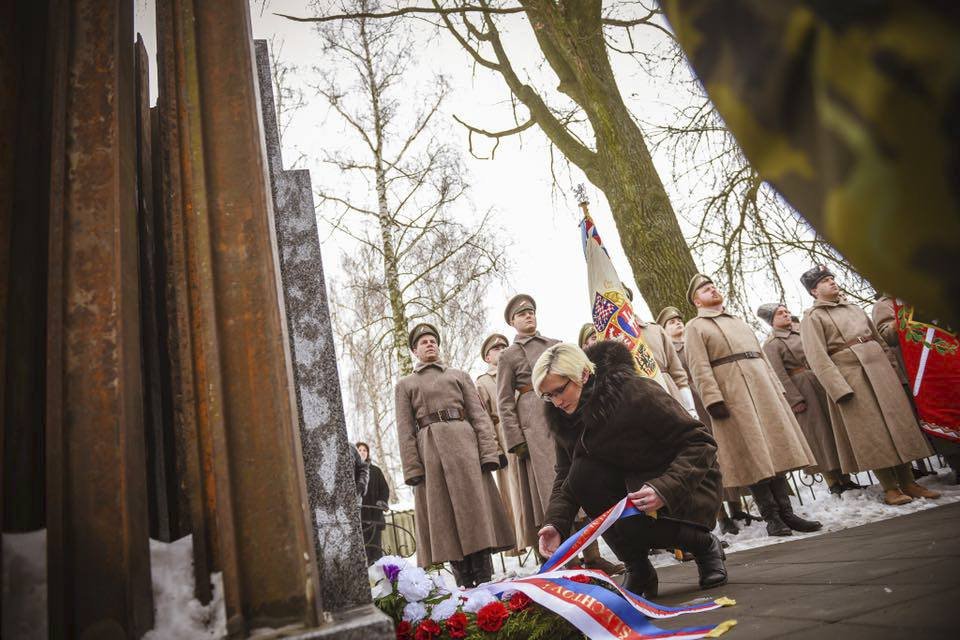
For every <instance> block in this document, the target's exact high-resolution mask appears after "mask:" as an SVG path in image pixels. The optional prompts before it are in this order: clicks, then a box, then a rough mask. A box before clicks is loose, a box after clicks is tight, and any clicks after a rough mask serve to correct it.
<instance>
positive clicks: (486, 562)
mask: <svg viewBox="0 0 960 640" xmlns="http://www.w3.org/2000/svg"><path fill="white" fill-rule="evenodd" d="M474 555H476V556H477V559H476V561H475V562H474V567H475V569H476V570H475V571H474V573H473V586H475V587H476V586H478V585H481V584H483V583H484V582H490V580H492V579H493V558H492V557H491V556H490V552H489V551H478V552H477V553H476V554H474Z"/></svg>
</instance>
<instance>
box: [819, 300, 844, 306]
mask: <svg viewBox="0 0 960 640" xmlns="http://www.w3.org/2000/svg"><path fill="white" fill-rule="evenodd" d="M842 304H846V303H845V302H844V301H843V300H837V301H836V302H831V301H829V300H821V299H819V298H817V299H816V300H814V301H813V306H815V307H839V306H840V305H842Z"/></svg>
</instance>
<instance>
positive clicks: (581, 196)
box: [573, 182, 590, 220]
mask: <svg viewBox="0 0 960 640" xmlns="http://www.w3.org/2000/svg"><path fill="white" fill-rule="evenodd" d="M573 195H575V196H576V197H577V204H578V205H579V206H580V208H581V209H583V217H584V218H586V219H588V220H589V219H590V209H589V205H590V198H588V197H587V189H586V187H584V186H583V183H582V182H581V183H580V184H578V185H577V186H576V187H574V189H573Z"/></svg>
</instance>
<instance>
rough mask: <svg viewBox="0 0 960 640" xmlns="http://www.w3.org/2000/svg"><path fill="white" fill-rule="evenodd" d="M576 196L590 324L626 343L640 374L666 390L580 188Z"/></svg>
mask: <svg viewBox="0 0 960 640" xmlns="http://www.w3.org/2000/svg"><path fill="white" fill-rule="evenodd" d="M577 191H578V193H577V195H578V196H579V200H580V208H581V209H583V221H582V222H581V223H580V234H581V240H582V241H583V257H584V259H585V260H586V261H587V284H588V287H587V289H588V291H589V294H590V304H591V309H592V311H593V326H594V327H595V328H596V330H597V334H598V337H599V339H600V340H619V341H620V342H622V343H623V344H625V345H626V346H627V349H629V350H630V353H632V354H633V359H634V361H635V362H636V365H637V371H638V372H639V373H640V375H643V376H646V377H648V378H653V379H654V380H656V381H657V382H659V383H660V385H661V386H662V387H663V388H664V389H666V388H667V385H666V382H665V381H664V378H663V373H662V372H661V371H660V367H659V366H657V361H656V360H654V359H653V353H652V352H651V351H650V347H649V346H647V343H646V342H644V340H643V332H642V331H641V330H640V324H639V323H638V322H637V319H636V316H634V314H633V305H631V304H630V299H629V298H628V297H627V292H626V289H624V285H623V281H621V280H620V277H619V276H618V275H617V270H616V268H615V267H614V266H613V262H612V261H611V260H610V254H609V253H607V249H606V247H604V246H603V241H602V240H601V239H600V234H599V233H598V232H597V226H596V225H595V224H594V222H593V219H592V218H591V217H590V212H589V211H588V209H587V205H588V204H589V203H588V201H587V199H586V197H585V195H584V193H583V190H582V187H580V188H579V189H578V190H577Z"/></svg>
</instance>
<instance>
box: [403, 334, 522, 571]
mask: <svg viewBox="0 0 960 640" xmlns="http://www.w3.org/2000/svg"><path fill="white" fill-rule="evenodd" d="M439 336H440V334H439V332H438V331H437V329H436V328H435V327H434V326H433V325H430V324H427V323H421V324H418V325H417V326H416V327H414V328H413V330H412V331H411V332H410V336H409V344H410V350H411V351H412V352H413V354H414V355H415V356H416V358H417V360H418V362H417V365H416V366H415V367H414V370H413V373H411V374H410V375H407V376H404V377H403V378H401V379H400V381H399V382H398V383H397V387H396V411H397V440H398V443H399V446H400V460H401V463H402V465H403V479H404V481H405V482H406V483H407V484H409V485H412V486H413V496H414V504H415V516H416V524H417V527H416V528H417V563H418V564H419V565H420V566H421V567H428V566H430V565H432V564H435V563H438V562H446V561H449V562H450V563H451V565H452V566H453V569H454V576H455V577H456V578H457V583H458V584H460V585H462V586H466V587H470V586H476V585H477V584H479V583H481V582H486V581H488V580H490V577H491V575H492V573H493V565H492V562H491V559H490V553H491V552H492V551H503V550H506V549H511V548H513V546H514V544H515V539H514V535H513V527H512V526H511V525H510V521H509V520H508V518H507V513H506V511H505V509H504V507H503V503H502V502H501V501H500V494H499V492H498V491H497V486H496V484H495V483H494V480H493V475H492V472H493V471H496V470H497V469H498V468H499V467H500V457H499V455H498V454H497V442H496V437H495V435H494V431H493V424H492V423H491V422H490V417H489V416H488V415H487V412H486V411H484V410H483V407H482V406H481V404H480V396H479V395H478V394H477V388H476V387H475V386H474V384H473V380H471V379H470V376H469V374H467V373H466V372H464V371H460V370H459V369H453V368H450V367H448V366H446V365H445V364H444V363H443V361H442V360H440V350H439V347H440V337H439Z"/></svg>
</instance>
